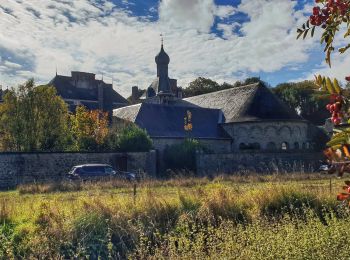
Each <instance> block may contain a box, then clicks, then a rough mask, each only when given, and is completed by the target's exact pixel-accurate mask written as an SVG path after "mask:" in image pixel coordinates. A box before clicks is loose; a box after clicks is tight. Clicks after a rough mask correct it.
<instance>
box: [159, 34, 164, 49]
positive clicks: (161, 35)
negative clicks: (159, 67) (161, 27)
mask: <svg viewBox="0 0 350 260" xmlns="http://www.w3.org/2000/svg"><path fill="white" fill-rule="evenodd" d="M160 40H161V43H162V46H163V44H164V38H163V34H162V33H161V34H160Z"/></svg>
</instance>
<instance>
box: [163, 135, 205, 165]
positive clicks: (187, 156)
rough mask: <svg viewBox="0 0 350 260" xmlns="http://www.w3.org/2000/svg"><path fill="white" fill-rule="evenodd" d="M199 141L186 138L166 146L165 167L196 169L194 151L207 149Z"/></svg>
mask: <svg viewBox="0 0 350 260" xmlns="http://www.w3.org/2000/svg"><path fill="white" fill-rule="evenodd" d="M207 150H208V149H207V148H206V147H205V146H203V145H202V144H201V143H200V142H199V141H197V140H194V139H186V140H184V141H183V142H182V143H180V144H174V145H170V146H167V147H166V148H165V150H164V163H165V165H166V167H167V169H172V170H180V169H186V170H189V171H195V170H196V152H197V151H198V152H200V151H207Z"/></svg>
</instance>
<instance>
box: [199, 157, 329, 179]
mask: <svg viewBox="0 0 350 260" xmlns="http://www.w3.org/2000/svg"><path fill="white" fill-rule="evenodd" d="M322 159H323V155H322V154H321V153H311V152H304V153H303V152H281V153H268V152H264V153H263V152H249V153H248V152H247V153H227V154H197V174H198V175H200V176H205V175H210V174H223V173H226V174H231V173H234V172H240V171H253V172H261V173H278V172H300V171H301V172H312V171H314V170H316V169H317V168H318V167H319V165H320V160H322Z"/></svg>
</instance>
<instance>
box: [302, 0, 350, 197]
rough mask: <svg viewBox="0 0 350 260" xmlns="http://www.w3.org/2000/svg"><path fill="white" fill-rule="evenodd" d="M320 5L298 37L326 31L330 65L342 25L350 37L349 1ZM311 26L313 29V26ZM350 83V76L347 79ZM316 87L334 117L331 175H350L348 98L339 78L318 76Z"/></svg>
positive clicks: (328, 151) (325, 0)
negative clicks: (324, 93) (327, 97)
mask: <svg viewBox="0 0 350 260" xmlns="http://www.w3.org/2000/svg"><path fill="white" fill-rule="evenodd" d="M315 2H316V4H317V6H315V7H314V8H313V14H312V15H311V16H310V18H309V20H308V21H307V22H306V23H305V24H303V26H302V29H300V28H299V29H298V37H297V38H299V37H300V36H301V35H303V38H305V37H306V36H307V34H308V32H309V31H310V30H311V37H313V35H314V31H315V28H316V27H319V26H320V27H321V28H322V30H323V33H322V37H321V44H323V43H324V44H325V49H324V51H325V52H326V62H327V64H328V65H329V66H331V54H332V52H333V51H334V46H333V41H334V39H335V37H336V35H337V33H338V32H339V31H340V29H341V27H342V26H345V27H346V32H345V34H344V38H347V37H348V36H349V35H350V0H315ZM310 25H311V26H310ZM349 48H350V44H347V45H345V46H343V47H341V48H339V50H338V51H339V53H341V54H343V53H345V52H346V51H347V50H348V49H349ZM345 80H347V81H349V82H350V76H348V77H345ZM315 84H316V85H318V86H319V87H320V89H321V90H323V91H327V92H328V93H329V94H330V103H329V104H328V105H327V110H329V112H330V113H331V114H332V118H331V120H332V123H333V124H334V126H335V128H334V131H333V132H334V135H333V136H332V139H331V140H330V141H329V142H328V144H327V145H328V148H327V149H326V150H325V151H324V154H325V156H326V157H327V160H328V163H329V164H330V168H329V171H328V172H329V173H335V172H337V173H338V175H340V176H342V175H343V174H344V173H345V172H350V163H349V160H350V153H349V145H350V139H349V137H350V134H349V133H350V127H349V122H350V121H349V117H350V113H349V112H350V109H349V108H350V107H349V97H348V95H346V94H348V93H346V92H347V91H346V89H343V88H341V86H340V85H339V83H338V80H337V79H333V80H332V79H331V78H329V77H322V76H320V75H318V76H315ZM338 199H340V200H348V199H349V198H348V196H346V195H345V194H339V195H338Z"/></svg>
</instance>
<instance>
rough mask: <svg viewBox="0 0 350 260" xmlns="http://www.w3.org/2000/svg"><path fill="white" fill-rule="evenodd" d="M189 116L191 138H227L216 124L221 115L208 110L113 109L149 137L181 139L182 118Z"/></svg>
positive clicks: (169, 107) (151, 106)
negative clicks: (190, 115)
mask: <svg viewBox="0 0 350 260" xmlns="http://www.w3.org/2000/svg"><path fill="white" fill-rule="evenodd" d="M187 111H190V112H191V113H192V124H193V130H192V132H191V134H190V136H191V137H193V138H212V139H221V138H227V136H226V135H225V134H224V133H223V131H222V129H221V127H220V126H219V123H221V121H222V112H221V111H220V110H219V109H208V108H201V107H195V106H179V105H178V106H173V105H160V104H149V103H142V104H137V105H133V106H128V107H123V108H119V109H115V110H114V111H113V116H115V117H117V118H120V119H124V120H127V121H131V122H134V123H135V124H137V125H138V126H139V127H141V128H143V129H145V130H146V131H147V132H148V134H149V135H150V136H151V137H170V138H171V137H173V138H184V137H186V136H188V134H187V133H186V131H185V130H184V117H185V115H186V113H187Z"/></svg>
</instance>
